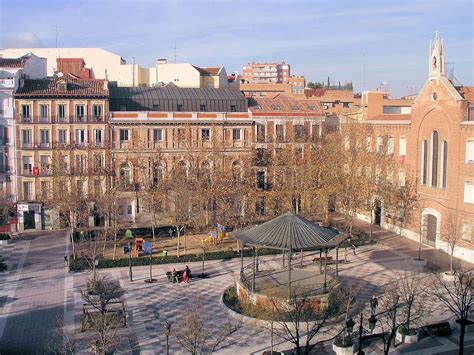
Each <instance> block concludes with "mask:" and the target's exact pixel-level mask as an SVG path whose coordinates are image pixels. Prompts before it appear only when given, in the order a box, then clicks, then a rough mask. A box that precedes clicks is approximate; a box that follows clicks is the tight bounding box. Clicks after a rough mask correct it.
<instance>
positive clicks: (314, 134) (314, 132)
mask: <svg viewBox="0 0 474 355" xmlns="http://www.w3.org/2000/svg"><path fill="white" fill-rule="evenodd" d="M319 129H320V126H319V124H314V125H313V127H312V130H311V138H312V139H313V142H316V141H317V140H318V138H319Z"/></svg>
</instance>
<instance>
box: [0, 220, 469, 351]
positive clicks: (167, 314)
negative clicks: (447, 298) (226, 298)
mask: <svg viewBox="0 0 474 355" xmlns="http://www.w3.org/2000/svg"><path fill="white" fill-rule="evenodd" d="M361 227H363V225H362V226H361ZM61 234H62V235H63V237H62V238H60V237H61ZM375 238H376V240H377V244H374V245H370V246H365V247H362V248H358V250H357V253H356V255H353V254H352V253H349V254H348V256H347V259H348V262H347V263H340V265H339V272H340V280H341V282H342V283H343V284H349V283H357V284H358V285H360V286H362V287H361V290H362V291H361V293H360V294H359V295H358V298H359V299H363V300H365V301H368V300H369V298H370V297H371V296H372V295H373V294H379V293H380V291H381V289H382V287H383V286H384V285H386V284H387V283H388V282H390V280H391V279H392V278H393V276H394V275H396V274H397V273H398V272H402V271H403V270H406V269H409V268H410V266H409V260H410V258H411V257H412V256H414V255H416V252H417V249H416V247H417V244H416V243H403V244H402V243H400V242H399V241H400V237H398V236H396V235H394V234H392V233H390V232H387V231H383V230H379V229H376V232H375ZM68 247H70V246H68V244H67V243H66V237H65V235H64V233H63V232H56V233H51V234H40V235H38V234H37V235H25V236H23V237H22V238H21V239H16V240H15V241H14V242H13V243H11V244H9V245H7V246H0V248H1V249H0V254H1V255H2V257H3V258H4V259H6V260H7V263H8V265H9V270H8V271H7V272H6V273H3V274H0V280H1V284H0V285H1V298H0V299H1V300H2V305H1V306H2V307H1V315H0V316H1V318H0V334H1V344H2V353H7V354H8V353H18V352H23V353H34V352H36V351H37V350H38V349H47V347H48V341H50V340H51V339H54V337H55V336H56V335H55V334H57V332H56V330H57V329H56V328H57V319H58V317H59V318H63V319H64V322H63V324H62V326H63V327H64V330H66V331H69V332H70V331H72V330H73V329H74V331H75V332H77V333H78V334H80V325H81V317H82V304H83V300H82V298H81V296H80V292H79V290H80V289H81V288H82V287H84V285H85V282H86V280H87V279H88V278H89V277H90V276H91V274H90V272H80V273H69V272H67V268H66V265H65V263H64V259H63V256H64V254H65V252H66V250H67V248H68ZM422 253H423V255H424V256H425V257H427V258H428V259H429V260H430V262H433V261H435V260H437V261H438V262H439V266H440V267H441V268H446V266H447V258H446V256H442V254H439V253H440V252H439V251H435V250H433V249H430V248H427V247H424V248H423V250H422ZM433 253H436V254H433ZM275 257H277V258H278V261H281V255H280V256H264V257H261V259H262V260H264V261H268V262H271V260H273V259H274V258H275ZM296 259H297V258H296ZM305 259H306V260H307V261H305V262H308V263H311V258H310V257H305ZM206 265H207V266H206V271H207V272H208V273H209V275H210V277H209V278H206V279H198V278H194V279H193V280H192V281H191V282H190V283H189V284H184V283H178V284H173V283H170V282H169V281H168V279H167V277H166V271H169V270H171V269H172V268H173V267H175V268H176V269H182V268H184V266H185V265H184V264H183V265H181V264H176V265H154V266H153V277H154V278H156V279H157V280H158V281H157V282H156V283H153V284H147V283H145V282H144V280H145V279H146V278H148V277H149V269H148V267H147V266H142V267H134V268H133V281H132V282H130V281H129V278H128V269H127V268H115V269H104V270H100V271H99V273H100V274H107V275H110V277H111V278H112V279H114V280H117V281H118V282H120V285H121V286H122V287H123V288H124V289H125V290H126V293H125V296H124V301H125V307H126V311H127V322H128V327H127V328H126V332H127V336H126V337H123V338H122V341H121V343H120V346H119V349H118V350H119V353H136V354H138V353H140V354H154V353H156V354H160V353H161V354H162V353H164V351H165V350H164V349H165V344H166V337H165V334H164V330H163V326H162V322H163V321H168V322H170V323H171V325H172V327H173V324H176V322H178V321H179V320H180V319H182V317H183V316H184V313H185V312H186V307H187V305H189V304H192V303H195V302H199V304H200V307H201V308H202V312H203V314H205V315H206V317H207V318H206V322H207V323H208V324H207V325H208V327H209V329H210V330H211V333H212V332H218V331H219V329H221V327H222V326H223V325H224V324H225V323H226V322H227V321H228V320H232V319H236V315H235V314H232V312H231V311H230V310H229V309H227V308H226V307H225V306H224V305H223V303H222V294H223V292H224V290H225V289H226V288H227V287H229V286H231V285H233V284H234V282H235V279H236V278H238V276H239V270H240V260H239V259H238V258H236V259H232V260H226V261H222V260H217V261H208V262H207V263H206ZM189 267H190V268H191V270H194V274H197V271H198V270H199V268H200V264H199V263H194V264H189ZM312 267H314V268H316V267H315V266H314V265H313V266H311V265H309V266H308V267H307V268H306V269H305V270H311V268H312ZM426 302H427V303H428V304H429V305H430V307H429V308H430V310H431V313H430V316H429V319H427V323H436V322H438V321H444V320H447V319H450V318H451V316H450V315H449V314H447V313H445V312H443V309H441V308H440V307H439V305H438V304H437V303H436V302H434V301H432V300H429V299H428V300H426ZM172 329H173V328H172ZM456 341H457V336H456V335H455V334H453V335H452V336H450V337H443V338H435V339H430V338H428V339H425V340H423V341H421V342H420V343H418V344H415V345H414V348H413V349H414V350H413V352H410V348H409V347H407V346H406V345H404V346H400V347H397V348H394V349H392V352H393V353H406V354H410V353H413V354H415V353H417V354H419V353H425V354H432V353H437V352H440V353H441V352H443V353H446V352H447V351H451V350H453V351H454V350H455V349H456V346H457V345H456ZM465 342H466V350H468V349H472V347H473V345H474V344H473V343H474V339H473V338H472V335H469V334H468V335H467V337H466V340H465ZM78 347H79V348H80V347H81V345H78ZM269 347H270V342H269V331H268V329H267V328H265V327H263V326H262V325H261V324H260V323H258V322H249V321H246V320H244V321H243V323H242V327H241V328H240V329H238V330H237V332H235V333H234V334H232V335H231V336H230V337H229V338H227V339H226V340H225V341H224V342H223V343H222V344H221V345H220V346H219V348H218V349H217V351H216V353H218V354H235V353H236V352H238V353H239V354H261V353H262V352H263V351H265V350H268V349H269ZM370 347H371V348H372V350H371V351H372V353H380V352H381V348H380V347H381V344H380V343H377V342H375V343H373V344H370ZM290 348H291V345H290V344H288V343H285V342H280V341H279V340H278V339H276V341H275V350H278V351H284V350H288V349H290ZM436 348H439V351H438V350H436ZM169 349H170V353H172V354H181V353H186V352H185V351H184V350H183V349H182V347H181V345H180V344H179V342H178V340H177V339H176V338H175V337H174V336H173V335H171V336H170V338H169ZM326 350H327V351H328V353H331V352H330V351H331V347H330V344H327V346H326Z"/></svg>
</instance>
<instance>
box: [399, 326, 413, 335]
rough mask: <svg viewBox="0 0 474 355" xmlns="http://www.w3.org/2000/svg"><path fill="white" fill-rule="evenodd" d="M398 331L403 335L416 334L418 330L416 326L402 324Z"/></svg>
mask: <svg viewBox="0 0 474 355" xmlns="http://www.w3.org/2000/svg"><path fill="white" fill-rule="evenodd" d="M398 332H399V333H400V334H402V335H416V334H417V331H416V329H415V328H406V327H405V326H401V327H400V329H399V330H398Z"/></svg>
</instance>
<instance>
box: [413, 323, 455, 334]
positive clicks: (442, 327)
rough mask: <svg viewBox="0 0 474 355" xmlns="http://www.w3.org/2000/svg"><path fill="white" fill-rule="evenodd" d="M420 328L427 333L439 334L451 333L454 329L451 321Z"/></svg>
mask: <svg viewBox="0 0 474 355" xmlns="http://www.w3.org/2000/svg"><path fill="white" fill-rule="evenodd" d="M420 330H421V331H422V332H423V333H425V334H426V335H437V336H443V335H449V334H451V332H452V331H453V330H452V329H451V326H450V325H449V322H441V323H435V324H429V325H425V326H423V327H421V328H420Z"/></svg>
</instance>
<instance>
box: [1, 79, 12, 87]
mask: <svg viewBox="0 0 474 355" xmlns="http://www.w3.org/2000/svg"><path fill="white" fill-rule="evenodd" d="M14 88H15V79H0V89H14Z"/></svg>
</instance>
